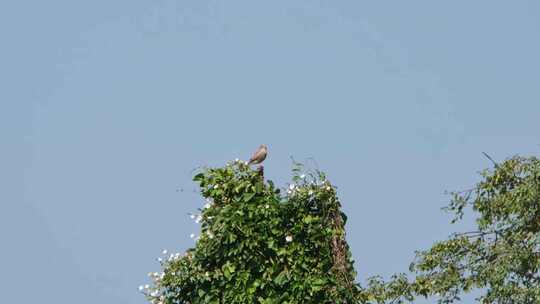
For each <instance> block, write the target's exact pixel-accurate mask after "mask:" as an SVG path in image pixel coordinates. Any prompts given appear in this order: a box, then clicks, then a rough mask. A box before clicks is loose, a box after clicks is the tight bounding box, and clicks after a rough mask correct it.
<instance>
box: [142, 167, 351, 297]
mask: <svg viewBox="0 0 540 304" xmlns="http://www.w3.org/2000/svg"><path fill="white" fill-rule="evenodd" d="M301 171H302V168H301V167H300V166H299V165H297V166H296V167H295V169H294V171H293V172H294V176H293V184H291V185H289V187H287V188H286V193H284V194H282V193H281V192H282V191H280V189H277V188H276V187H275V186H274V185H273V183H272V182H271V181H265V180H264V177H263V172H262V170H253V169H251V168H250V167H249V166H247V165H246V164H245V163H243V162H239V161H236V162H232V163H229V164H227V166H225V167H223V168H212V169H206V170H203V171H202V172H200V173H199V174H197V175H196V176H195V177H194V180H195V181H196V182H198V183H199V185H200V188H201V194H202V196H203V197H204V198H205V199H206V200H207V201H208V204H207V205H206V208H204V209H202V210H201V215H200V220H201V234H200V238H199V239H198V241H197V244H196V246H195V248H192V249H190V250H188V251H187V253H186V254H185V255H183V256H179V255H171V256H170V257H169V258H168V259H166V260H165V261H163V262H162V271H163V272H162V274H161V275H158V274H156V275H155V286H153V287H152V288H150V289H148V291H147V297H148V299H149V300H150V301H151V302H153V303H167V304H172V303H190V304H199V303H227V304H234V303H246V304H248V303H249V304H252V303H261V304H271V303H276V304H277V303H279V304H286V303H289V304H293V303H354V302H355V301H356V300H355V299H356V298H357V297H358V294H359V288H358V286H357V285H356V284H355V283H354V278H355V273H354V270H353V266H352V260H351V257H350V252H349V250H348V246H347V244H346V242H345V239H344V237H345V232H344V228H343V227H344V224H345V220H346V219H345V216H344V215H343V214H342V213H341V212H340V203H339V201H338V200H337V198H336V193H335V189H334V187H333V186H332V185H331V184H330V183H329V182H328V181H327V180H326V178H325V177H324V174H322V173H321V172H317V171H315V172H307V173H306V174H302V172H301Z"/></svg>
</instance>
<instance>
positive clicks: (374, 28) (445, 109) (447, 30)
mask: <svg viewBox="0 0 540 304" xmlns="http://www.w3.org/2000/svg"><path fill="white" fill-rule="evenodd" d="M0 37H1V38H0V39H1V48H0V54H1V56H0V67H1V68H0V81H1V84H2V89H1V90H0V125H1V128H0V137H1V146H0V155H2V157H1V159H0V168H1V170H0V182H1V185H2V191H1V192H2V193H1V194H0V200H1V201H0V204H1V212H0V240H1V244H2V249H1V251H0V269H2V275H1V276H0V286H1V288H0V289H1V290H2V302H5V303H59V304H62V303H73V302H76V303H81V304H87V303H88V304H90V303H92V304H94V303H115V304H116V303H126V304H127V303H130V304H131V303H144V302H145V301H144V299H143V297H142V296H141V295H140V294H139V292H138V291H137V286H138V285H139V284H141V283H145V282H147V281H148V280H147V278H146V273H147V272H149V271H158V270H159V268H158V264H157V263H156V262H155V258H156V257H158V256H159V255H160V252H161V250H162V249H163V248H167V249H169V250H174V251H184V250H185V249H186V248H189V247H191V246H193V241H192V240H191V239H190V238H189V234H190V233H197V229H198V227H197V225H196V224H195V223H193V222H192V220H190V219H189V217H188V216H187V215H186V214H187V213H188V212H192V211H195V210H196V208H197V207H200V206H201V205H202V203H203V202H202V200H201V199H200V198H199V197H198V196H197V195H196V194H195V193H192V192H191V190H192V189H193V188H194V186H195V185H194V184H193V183H191V182H190V174H191V173H190V171H191V170H192V169H194V168H195V167H197V166H199V165H215V166H219V165H223V164H224V163H225V162H226V161H227V160H231V159H234V158H236V157H238V158H241V159H246V158H247V157H249V155H250V154H251V152H252V151H253V150H254V149H255V148H256V147H257V146H258V145H259V144H260V143H266V144H268V145H269V149H270V155H269V158H268V160H267V162H266V166H265V169H266V173H267V176H268V177H269V178H270V179H273V180H274V181H276V182H277V183H279V184H281V185H284V184H285V183H286V182H287V181H288V180H289V177H290V167H291V162H290V159H289V157H290V156H291V155H292V156H294V157H295V158H296V159H298V160H303V159H306V158H308V157H314V158H315V159H316V160H317V162H318V163H319V166H320V167H321V169H323V170H325V171H327V173H328V175H329V178H330V179H331V181H332V182H333V183H334V184H336V185H337V186H338V187H339V189H338V193H339V196H340V198H341V199H342V204H343V208H344V211H345V212H346V213H347V214H348V216H349V222H348V224H347V233H348V235H347V237H348V241H349V244H350V245H351V247H352V251H353V255H354V258H355V260H356V268H357V270H358V272H359V277H358V279H359V281H361V282H364V279H365V277H367V276H369V275H374V274H382V275H384V276H387V275H389V274H391V273H393V272H399V271H404V270H406V269H407V267H408V264H409V262H410V261H411V259H412V257H413V255H414V250H416V249H421V248H427V247H428V246H430V244H432V242H433V241H435V240H437V239H442V238H444V237H446V235H448V234H449V233H450V232H451V231H452V229H453V228H452V227H450V225H448V220H449V217H448V216H447V215H445V214H444V213H443V212H442V211H440V207H442V206H444V205H445V204H446V203H447V201H448V197H447V196H445V195H444V194H443V193H444V191H445V190H459V189H464V188H466V187H469V186H471V185H472V184H473V183H474V182H475V181H477V180H478V175H477V174H476V172H477V171H479V170H481V169H483V168H485V167H487V166H489V165H490V163H489V161H487V160H486V159H485V158H484V157H483V156H482V154H481V152H482V151H485V152H488V153H489V154H490V155H491V156H492V157H493V158H494V159H496V160H502V159H504V158H506V157H509V156H512V155H514V154H522V155H538V153H539V151H540V146H538V144H539V143H540V133H539V130H540V119H539V114H540V86H539V84H540V76H539V71H540V60H539V54H540V39H539V37H540V4H539V2H538V1H512V2H508V1H444V2H443V1H393V2H388V1H352V0H347V1H231V0H229V1H202V0H197V1H171V0H151V1H150V0H144V1H140V0H135V1H134V0H131V1H123V0H122V1H102V0H96V1H67V0H64V1H59V0H51V1H4V2H3V3H2V4H0ZM178 187H182V188H184V189H186V191H184V192H176V189H177V188H178Z"/></svg>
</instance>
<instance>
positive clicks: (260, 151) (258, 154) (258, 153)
mask: <svg viewBox="0 0 540 304" xmlns="http://www.w3.org/2000/svg"><path fill="white" fill-rule="evenodd" d="M263 154H264V150H263V149H258V150H257V151H255V153H253V155H252V156H251V158H250V159H249V161H250V162H252V161H255V160H258V159H260V158H261V157H262V156H263Z"/></svg>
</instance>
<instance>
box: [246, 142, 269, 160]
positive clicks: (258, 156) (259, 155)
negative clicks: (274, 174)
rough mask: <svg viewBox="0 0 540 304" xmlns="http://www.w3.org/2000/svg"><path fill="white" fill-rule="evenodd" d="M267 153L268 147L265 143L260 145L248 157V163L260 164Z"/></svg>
mask: <svg viewBox="0 0 540 304" xmlns="http://www.w3.org/2000/svg"><path fill="white" fill-rule="evenodd" d="M267 154H268V147H266V145H260V146H259V149H257V151H255V153H253V156H251V158H250V159H249V162H248V165H251V164H260V163H262V162H263V161H264V160H265V159H266V155H267Z"/></svg>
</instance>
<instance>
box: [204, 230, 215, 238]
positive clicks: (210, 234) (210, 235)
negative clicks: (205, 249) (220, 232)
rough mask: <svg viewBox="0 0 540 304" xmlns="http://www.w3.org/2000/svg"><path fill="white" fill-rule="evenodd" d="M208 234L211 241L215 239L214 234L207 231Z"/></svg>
mask: <svg viewBox="0 0 540 304" xmlns="http://www.w3.org/2000/svg"><path fill="white" fill-rule="evenodd" d="M206 234H207V235H208V238H210V239H213V238H214V234H213V233H212V231H206Z"/></svg>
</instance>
